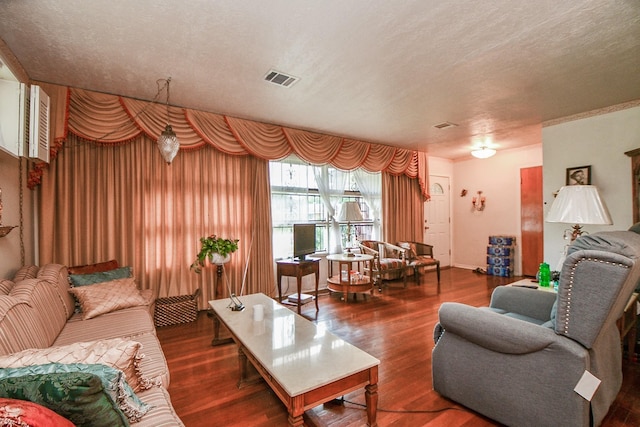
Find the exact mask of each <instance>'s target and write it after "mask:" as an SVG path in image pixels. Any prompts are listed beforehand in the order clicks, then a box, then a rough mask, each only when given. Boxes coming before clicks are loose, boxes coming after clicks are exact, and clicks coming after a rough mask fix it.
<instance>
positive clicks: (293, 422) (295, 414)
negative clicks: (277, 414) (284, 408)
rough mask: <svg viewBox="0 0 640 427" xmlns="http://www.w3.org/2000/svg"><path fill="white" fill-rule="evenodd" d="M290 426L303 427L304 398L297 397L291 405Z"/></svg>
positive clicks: (291, 401) (292, 400)
mask: <svg viewBox="0 0 640 427" xmlns="http://www.w3.org/2000/svg"><path fill="white" fill-rule="evenodd" d="M289 405H290V406H289V426H290V427H302V426H303V425H304V419H303V415H304V409H303V408H304V399H303V396H302V395H300V396H296V397H294V398H293V399H291V400H290V403H289Z"/></svg>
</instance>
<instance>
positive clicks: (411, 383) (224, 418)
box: [158, 268, 640, 427]
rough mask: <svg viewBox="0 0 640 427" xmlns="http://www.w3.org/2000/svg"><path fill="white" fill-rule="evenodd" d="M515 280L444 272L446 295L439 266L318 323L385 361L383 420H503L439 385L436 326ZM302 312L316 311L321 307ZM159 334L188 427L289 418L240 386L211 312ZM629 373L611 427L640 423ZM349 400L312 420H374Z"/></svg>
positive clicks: (636, 372) (336, 306)
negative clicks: (217, 341) (216, 339)
mask: <svg viewBox="0 0 640 427" xmlns="http://www.w3.org/2000/svg"><path fill="white" fill-rule="evenodd" d="M514 280H515V279H513V278H512V279H506V278H499V277H493V276H484V275H479V274H477V273H473V272H471V271H470V270H462V269H456V268H452V269H446V270H443V271H442V279H441V292H440V294H439V295H437V294H436V288H435V273H427V274H426V275H424V276H423V278H422V282H421V284H420V285H419V286H417V285H416V284H415V282H412V281H411V280H409V282H408V283H409V285H408V287H407V288H406V289H402V288H401V286H402V283H401V282H398V283H394V282H392V283H390V284H391V285H392V286H394V287H393V288H385V290H384V291H383V292H382V293H378V292H377V291H376V293H375V295H374V296H373V297H371V296H369V295H368V294H367V297H366V299H364V298H363V296H362V295H359V296H358V299H357V300H356V301H353V300H351V299H350V300H349V303H348V304H345V303H344V302H343V301H340V296H339V294H333V295H327V294H324V295H321V296H320V300H319V302H320V312H319V314H318V316H317V319H315V320H314V321H315V322H316V323H317V324H318V325H322V326H323V327H326V328H327V329H328V330H330V331H331V332H332V333H334V334H336V335H338V336H339V337H341V338H343V339H344V340H346V341H348V342H350V343H352V344H354V345H356V346H357V347H359V348H361V349H362V350H364V351H366V352H368V353H370V354H371V355H373V356H374V357H376V358H378V359H380V372H379V375H380V376H379V383H378V386H379V388H378V392H379V402H378V425H379V426H381V427H386V426H394V427H403V426H411V427H415V426H447V427H449V426H473V427H476V426H497V425H499V424H497V423H495V422H493V421H491V420H488V419H486V418H484V417H482V416H481V415H478V414H476V413H474V412H472V411H470V410H467V409H465V408H464V407H461V406H459V405H456V404H455V403H453V402H451V401H449V400H446V399H444V398H442V397H440V396H439V395H438V393H436V392H435V391H433V390H432V388H431V350H432V348H433V338H432V331H433V326H434V324H435V322H436V320H437V312H438V307H439V306H440V304H441V303H442V302H445V301H458V302H462V303H466V304H469V305H474V306H481V305H487V304H488V302H489V297H490V295H491V291H492V290H493V289H494V288H495V287H496V286H498V285H501V284H505V283H509V282H511V281H514ZM303 314H306V315H309V316H312V317H313V316H315V308H314V307H313V304H309V305H307V306H306V307H305V308H304V309H303ZM158 336H159V338H160V341H161V343H162V348H163V350H164V353H165V356H166V358H167V361H168V364H169V370H170V372H171V385H170V388H169V392H170V394H171V400H172V402H173V405H174V407H175V409H176V411H177V413H178V415H179V416H180V417H181V418H182V420H183V421H184V423H185V425H186V426H187V427H197V426H198V427H199V426H225V427H226V426H238V427H240V426H242V427H246V426H256V427H261V426H262V427H272V426H286V425H287V412H286V409H285V407H284V405H283V404H282V403H281V402H280V400H279V399H278V398H277V397H276V395H275V394H273V393H272V392H271V390H270V389H269V388H268V387H267V386H266V385H265V383H262V382H261V383H258V384H254V385H251V386H247V387H244V388H242V389H238V388H237V387H236V382H237V380H238V358H237V347H236V346H235V344H228V345H224V346H219V347H212V346H211V339H212V337H213V324H212V321H211V319H210V318H208V317H207V315H206V312H201V313H199V316H198V320H197V321H195V322H193V323H188V324H183V325H174V326H166V327H162V328H158ZM623 374H624V384H623V386H622V390H621V392H620V394H619V395H618V398H617V400H616V402H615V403H614V405H613V406H612V408H611V410H610V411H609V414H608V415H607V418H606V419H605V421H604V423H603V424H602V425H603V426H605V427H614V426H639V425H640V364H636V363H630V362H627V361H625V362H624V363H623ZM344 399H345V402H344V403H343V404H340V403H335V402H334V403H330V404H325V405H320V406H318V407H316V408H314V409H312V410H310V411H307V413H306V416H305V425H316V426H331V427H355V426H358V427H359V426H363V425H366V413H365V411H364V408H363V407H362V405H363V403H364V390H360V391H357V392H353V393H351V394H348V395H346V396H345V397H344Z"/></svg>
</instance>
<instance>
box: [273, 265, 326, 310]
mask: <svg viewBox="0 0 640 427" xmlns="http://www.w3.org/2000/svg"><path fill="white" fill-rule="evenodd" d="M276 266H277V268H276V270H277V276H278V282H277V283H278V302H282V283H281V282H282V276H288V277H295V278H296V284H297V287H298V301H297V306H298V314H300V311H301V307H302V305H303V304H301V303H300V294H301V293H302V278H303V277H304V276H307V275H309V274H315V278H316V294H315V295H314V297H313V299H314V300H315V301H316V313H317V312H318V311H319V310H320V309H319V308H318V282H319V280H320V260H319V259H317V258H309V259H306V260H301V261H298V260H295V259H282V260H279V261H276Z"/></svg>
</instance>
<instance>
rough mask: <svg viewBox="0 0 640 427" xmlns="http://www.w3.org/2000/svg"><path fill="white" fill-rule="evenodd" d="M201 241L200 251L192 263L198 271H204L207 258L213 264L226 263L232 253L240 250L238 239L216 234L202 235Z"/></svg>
mask: <svg viewBox="0 0 640 427" xmlns="http://www.w3.org/2000/svg"><path fill="white" fill-rule="evenodd" d="M200 243H201V244H202V246H201V248H200V252H198V255H197V256H196V259H195V261H194V262H193V264H191V268H192V269H193V270H194V271H195V272H196V273H201V272H202V267H204V266H205V263H206V261H207V259H209V260H210V261H211V263H212V264H224V263H225V262H228V261H229V258H230V256H231V254H232V253H233V252H235V251H237V250H238V239H223V238H221V237H218V236H216V235H215V234H212V235H211V236H208V237H201V238H200Z"/></svg>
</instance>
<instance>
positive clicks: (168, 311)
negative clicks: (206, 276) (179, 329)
mask: <svg viewBox="0 0 640 427" xmlns="http://www.w3.org/2000/svg"><path fill="white" fill-rule="evenodd" d="M198 295H200V289H196V291H195V292H194V293H193V295H179V296H177V297H167V298H158V299H157V300H156V310H155V313H154V316H153V320H154V322H155V324H156V327H160V326H169V325H177V324H178V323H189V322H193V321H194V320H196V317H198Z"/></svg>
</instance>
